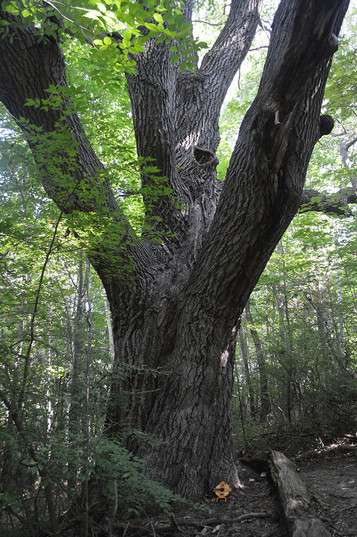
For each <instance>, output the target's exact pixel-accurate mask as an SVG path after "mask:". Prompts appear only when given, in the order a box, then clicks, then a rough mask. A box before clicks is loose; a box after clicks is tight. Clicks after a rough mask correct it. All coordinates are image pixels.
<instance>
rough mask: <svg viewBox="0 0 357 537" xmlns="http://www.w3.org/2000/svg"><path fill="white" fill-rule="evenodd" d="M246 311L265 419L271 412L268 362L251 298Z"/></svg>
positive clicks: (262, 412)
mask: <svg viewBox="0 0 357 537" xmlns="http://www.w3.org/2000/svg"><path fill="white" fill-rule="evenodd" d="M245 313H246V315H247V320H248V322H249V324H250V333H251V336H252V339H253V343H254V346H255V352H256V356H257V363H258V369H259V392H260V420H261V421H265V420H266V418H267V415H268V414H269V412H270V400H269V389H268V373H267V364H266V359H265V354H264V349H263V345H262V342H261V340H260V337H259V334H258V332H257V330H256V329H255V325H254V320H253V315H252V312H251V309H250V301H249V300H247V303H246V306H245Z"/></svg>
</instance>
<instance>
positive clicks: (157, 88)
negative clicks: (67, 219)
mask: <svg viewBox="0 0 357 537" xmlns="http://www.w3.org/2000/svg"><path fill="white" fill-rule="evenodd" d="M348 3H349V2H348V1H347V0H345V1H342V2H341V1H340V0H317V1H315V2H307V1H306V0H282V2H281V4H280V7H279V9H278V11H277V14H276V17H275V22H274V27H273V32H272V36H271V45H270V49H269V52H268V57H267V62H266V66H265V69H264V73H263V76H262V80H261V84H260V88H259V91H258V95H257V97H256V99H255V101H254V103H253V104H252V106H251V108H250V109H249V110H248V112H247V114H246V117H245V119H244V121H243V124H242V126H241V130H240V134H239V138H238V141H237V144H236V147H235V149H234V151H233V154H232V158H231V162H230V166H229V169H228V172H227V177H226V181H225V183H224V186H223V188H222V186H221V185H220V184H219V183H218V182H217V179H216V171H215V167H216V164H217V158H216V156H215V153H216V149H217V146H218V143H219V131H218V120H219V113H220V108H221V105H222V102H223V99H224V96H225V94H226V92H227V89H228V87H229V85H230V83H231V81H232V79H233V77H234V74H235V73H236V71H237V69H238V68H239V66H240V64H241V62H242V60H243V59H244V57H245V55H246V53H247V51H248V49H249V46H250V43H251V41H252V38H253V36H254V32H255V28H256V25H257V22H258V8H259V5H260V4H261V0H232V3H231V11H230V15H229V17H228V19H227V23H226V25H225V27H224V29H223V31H222V33H221V34H220V36H219V38H218V40H217V42H216V43H215V45H214V46H213V47H212V49H211V50H210V51H209V52H208V53H207V54H206V56H205V57H204V58H203V60H202V63H201V65H200V67H199V68H198V69H197V71H196V72H195V73H191V72H184V73H181V72H180V70H179V68H178V66H177V64H175V65H172V64H171V61H170V60H171V54H172V53H171V52H169V50H168V47H166V46H164V44H162V43H161V44H158V43H157V42H156V41H155V40H153V39H150V40H149V41H148V42H147V44H146V46H145V52H144V53H142V54H141V55H140V56H139V57H138V58H137V75H136V76H129V77H128V87H129V92H130V98H131V102H132V108H133V120H134V128H135V134H136V139H137V147H138V153H139V155H140V156H142V157H150V158H151V159H154V164H155V165H156V166H157V167H158V168H159V169H160V170H161V174H160V175H165V177H166V180H167V184H168V186H170V187H171V189H172V192H173V194H172V196H162V197H160V198H159V199H158V200H156V199H155V198H154V197H153V196H151V195H150V194H149V193H147V194H146V195H145V197H144V201H145V203H146V211H147V223H148V229H147V231H146V234H145V237H144V239H143V240H139V239H138V238H137V237H136V236H135V234H134V232H133V230H131V228H130V225H129V224H128V222H126V220H125V217H124V216H123V215H122V214H121V212H120V210H119V207H118V205H117V203H116V200H115V197H114V195H113V193H112V191H111V190H110V187H109V184H108V181H107V179H106V178H105V177H104V178H103V173H104V172H103V167H102V165H101V163H100V162H99V160H98V159H97V157H96V156H95V154H94V152H93V150H92V148H91V147H90V145H89V142H88V140H86V138H85V137H84V135H83V129H82V127H81V124H80V122H79V119H78V117H77V116H76V115H75V114H69V115H66V116H65V117H63V118H62V117H61V113H60V112H61V111H60V110H48V111H45V110H42V109H41V108H39V109H36V108H32V107H28V106H24V103H25V101H26V98H32V99H34V98H40V99H41V98H44V99H46V98H47V97H48V95H47V93H46V92H45V89H46V88H48V87H49V85H50V84H54V85H55V86H56V87H57V86H58V85H66V77H65V63H64V58H63V54H62V53H61V50H60V47H59V41H56V39H54V38H53V36H51V37H50V38H49V39H47V40H43V39H40V38H41V35H40V33H39V30H38V29H36V28H31V27H22V28H21V27H19V26H17V25H16V24H13V22H14V19H13V18H12V17H11V16H9V15H8V14H6V13H2V16H3V17H4V18H7V19H8V21H9V22H10V26H8V27H7V28H8V29H9V32H8V34H7V35H5V36H3V37H4V38H3V39H1V40H0V54H1V62H0V98H1V100H2V101H3V102H4V104H5V106H6V107H7V108H8V109H9V111H10V113H11V114H12V115H13V117H14V118H15V119H16V121H17V122H18V124H19V125H20V127H21V128H22V129H23V130H24V131H25V132H29V131H30V130H31V129H30V128H29V126H28V123H26V122H24V121H23V119H22V118H25V119H26V120H28V121H29V122H30V123H32V124H35V125H37V126H41V127H42V128H43V129H44V132H45V133H46V136H45V137H43V138H42V139H41V140H40V141H39V140H38V139H34V138H31V139H30V145H31V147H32V150H33V153H34V156H35V159H36V161H37V162H38V164H39V167H40V168H41V169H42V170H43V172H44V173H43V183H44V186H45V188H46V190H47V192H48V193H49V195H50V196H51V197H52V198H53V199H54V200H55V202H56V203H57V205H58V206H59V207H60V209H61V210H62V211H63V212H65V213H71V212H73V211H82V212H85V213H89V212H91V213H95V214H96V215H97V216H96V218H98V222H99V221H100V225H101V226H102V227H103V228H107V229H108V231H104V232H103V235H102V236H101V240H100V241H98V242H97V243H94V244H92V245H91V251H90V257H91V262H92V264H93V266H94V267H95V269H96V270H97V272H98V274H99V275H100V277H101V279H102V281H103V284H104V286H105V288H106V291H107V295H108V299H109V302H110V307H111V312H112V318H113V336H114V344H115V365H114V375H113V383H112V389H111V395H110V403H109V408H108V419H107V422H108V425H109V431H110V433H111V434H120V435H121V438H122V439H123V440H125V442H126V443H127V445H128V447H130V448H131V449H132V450H133V451H135V452H137V453H139V454H141V455H142V456H144V458H145V460H146V461H147V472H148V473H150V474H151V475H152V476H153V477H155V478H157V479H159V480H160V481H161V482H163V483H165V484H166V485H168V486H169V487H172V488H173V489H175V490H176V491H177V492H180V493H181V494H184V495H185V496H188V497H191V498H199V497H200V496H201V495H202V492H203V491H204V489H207V490H208V489H209V488H211V487H212V486H214V485H216V484H217V482H219V481H221V480H222V479H224V480H225V481H228V482H229V483H230V484H231V485H232V486H237V485H238V483H239V480H238V475H237V471H236V467H235V463H234V446H233V440H232V390H233V365H234V355H235V353H234V347H235V338H236V326H237V324H238V320H239V316H240V315H241V313H242V311H243V308H244V305H245V303H246V301H247V299H248V297H249V295H250V293H251V291H252V290H253V288H254V286H255V283H256V282H257V280H258V278H259V276H260V274H261V272H262V271H263V269H264V267H265V265H266V263H267V261H268V259H269V257H270V255H271V254H272V252H273V250H274V248H275V246H276V244H277V243H278V241H279V239H280V238H281V236H282V234H283V232H284V231H285V229H286V228H287V226H288V225H289V223H290V221H291V220H292V218H293V217H294V215H295V213H296V211H297V210H298V208H299V205H300V202H301V197H302V192H303V185H304V179H305V174H306V169H307V166H308V162H309V159H310V155H311V152H312V149H313V147H314V144H315V143H316V141H317V140H318V139H319V137H320V136H321V135H323V134H326V133H327V130H328V129H326V125H325V123H326V122H325V121H322V120H320V117H319V114H320V108H321V102H322V98H323V91H324V85H325V82H326V78H327V74H328V70H329V67H330V64H331V57H332V55H333V53H334V52H335V50H336V40H337V39H336V38H335V37H334V35H335V34H336V35H338V32H339V28H340V25H341V23H342V19H343V16H344V14H345V12H346V10H347V7H348ZM191 7H192V2H187V11H186V18H187V20H189V18H190V13H191ZM19 79H20V80H21V83H20V84H19V83H18V81H19ZM59 128H61V129H62V130H63V131H64V132H66V133H67V135H70V136H71V137H72V139H73V141H74V142H75V144H76V150H77V153H76V157H75V158H74V157H73V156H71V152H68V151H67V153H68V154H67V153H66V150H65V149H63V148H62V149H61V150H58V149H56V148H54V147H53V146H49V149H51V151H52V153H51V154H49V155H47V158H46V159H44V149H46V145H45V144H46V139H50V138H51V137H54V136H55V134H54V133H55V131H56V130H58V129H59ZM142 175H143V184H144V186H146V187H153V186H154V183H153V181H152V176H151V175H149V174H147V173H145V166H144V167H143V170H142ZM63 176H65V178H66V180H65V181H64V180H63ZM146 192H148V190H146ZM157 217H159V220H158V218H157ZM113 232H115V234H116V240H113ZM153 238H154V239H155V240H152V239H153ZM157 239H159V240H157ZM113 259H115V262H113ZM117 267H119V269H118V270H117ZM134 429H136V430H139V431H142V432H145V433H149V434H151V435H153V436H154V437H155V438H158V439H160V440H161V441H162V444H161V445H160V446H158V447H155V446H154V445H147V443H146V445H143V443H142V442H140V435H139V434H135V431H134Z"/></svg>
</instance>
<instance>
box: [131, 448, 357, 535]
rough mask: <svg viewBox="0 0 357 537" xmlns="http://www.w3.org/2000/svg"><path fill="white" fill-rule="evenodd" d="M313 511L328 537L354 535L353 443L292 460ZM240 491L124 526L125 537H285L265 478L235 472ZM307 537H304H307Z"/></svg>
mask: <svg viewBox="0 0 357 537" xmlns="http://www.w3.org/2000/svg"><path fill="white" fill-rule="evenodd" d="M294 462H295V463H296V465H297V466H298V469H299V473H300V476H301V478H302V480H303V482H304V483H305V485H306V486H307V489H308V491H309V492H310V494H311V495H312V496H313V497H315V498H316V501H317V503H316V508H317V511H318V515H319V517H320V519H321V520H322V521H323V522H324V524H325V526H326V527H327V529H328V530H329V531H330V533H331V535H332V536H333V537H347V536H354V535H355V536H357V444H356V443H352V442H351V443H345V444H343V445H341V444H339V445H337V444H332V445H330V446H327V447H325V448H324V449H321V450H319V451H314V452H311V453H308V454H306V455H304V456H301V457H298V458H296V459H294ZM240 477H241V481H242V485H243V486H242V488H241V489H240V490H238V491H234V492H232V493H231V494H229V496H228V497H227V502H226V503H225V502H223V501H219V502H217V501H216V497H215V495H214V493H212V497H210V498H206V502H205V509H204V510H203V511H198V510H196V509H187V511H186V513H180V514H179V515H177V516H176V517H171V518H170V519H168V518H166V519H163V518H161V517H160V519H152V520H150V521H147V522H146V523H145V524H143V525H141V527H140V528H139V527H136V528H134V527H130V526H129V527H127V528H126V531H125V532H124V533H125V534H126V535H127V536H128V537H129V536H130V537H132V536H135V537H136V536H143V535H152V536H153V537H154V536H166V535H167V536H170V537H179V536H181V537H183V536H184V537H198V536H206V537H210V536H212V537H288V534H287V531H286V528H284V524H283V520H282V516H281V513H280V506H279V501H278V496H277V494H276V491H274V489H273V488H272V485H271V484H270V480H269V476H265V475H264V474H263V475H262V474H261V473H257V472H256V471H254V470H252V469H251V468H249V467H246V466H242V467H241V469H240ZM307 537H308V536H307Z"/></svg>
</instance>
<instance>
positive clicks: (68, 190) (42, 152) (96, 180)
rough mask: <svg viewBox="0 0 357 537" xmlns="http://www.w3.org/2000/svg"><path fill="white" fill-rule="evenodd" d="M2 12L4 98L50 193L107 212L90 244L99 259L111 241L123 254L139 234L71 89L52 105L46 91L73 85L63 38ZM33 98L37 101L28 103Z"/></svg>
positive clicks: (71, 208) (68, 207) (62, 204)
mask: <svg viewBox="0 0 357 537" xmlns="http://www.w3.org/2000/svg"><path fill="white" fill-rule="evenodd" d="M1 17H2V18H6V19H7V20H8V21H9V22H10V24H9V25H8V26H7V27H6V28H7V33H6V34H4V35H2V39H0V57H1V62H0V100H1V101H2V102H3V103H4V105H5V107H6V108H7V109H8V111H9V112H10V114H11V115H12V117H13V118H14V120H15V121H16V123H17V124H18V125H19V127H20V128H21V130H22V131H23V132H24V134H25V137H26V139H27V141H28V143H29V145H30V147H31V149H32V152H33V155H34V158H35V161H36V163H37V165H38V167H39V170H40V173H41V176H42V177H41V178H42V183H43V186H44V188H45V190H46V192H47V194H48V195H49V197H51V198H52V199H53V200H54V201H55V203H56V204H57V205H58V207H59V208H60V210H61V211H62V212H63V213H65V214H71V213H76V212H80V213H87V214H88V213H96V214H97V215H98V216H99V217H101V218H104V220H105V222H106V223H105V224H104V225H103V223H102V224H101V225H102V229H103V233H102V234H101V237H100V241H97V243H96V244H92V245H90V246H91V247H93V255H94V257H93V262H94V264H95V263H96V264H97V265H98V263H101V262H102V261H100V257H101V252H105V251H106V249H107V248H108V247H109V248H110V249H111V250H113V249H115V248H117V249H118V251H121V255H123V254H124V250H123V247H122V244H123V241H124V238H126V237H127V236H128V235H130V236H131V237H132V239H133V240H135V235H134V232H133V231H132V229H131V227H130V224H129V222H128V221H127V219H126V217H125V216H124V215H123V214H122V212H121V211H120V209H119V206H118V203H117V201H116V199H115V197H114V194H113V192H112V190H111V188H110V185H109V181H108V178H107V175H106V172H105V169H104V166H103V164H102V163H101V162H100V160H99V159H98V158H97V156H96V154H95V152H94V150H93V148H92V147H91V145H90V143H89V141H88V139H87V137H86V135H85V133H84V130H83V126H82V124H81V122H80V120H79V118H78V116H77V114H76V113H74V112H73V110H72V103H71V100H70V99H69V98H68V97H66V93H61V92H60V93H59V96H60V101H59V104H58V103H57V105H52V104H51V94H50V93H49V92H48V91H47V90H48V89H49V88H50V86H51V87H54V88H56V90H59V91H60V90H61V88H67V87H68V85H67V80H66V66H65V59H64V55H63V52H62V50H61V48H60V46H59V40H58V39H55V38H54V37H53V36H52V37H48V38H45V37H44V36H43V35H42V34H41V32H40V30H39V29H37V28H35V27H31V26H25V25H23V24H21V21H19V20H17V19H16V17H14V16H12V15H11V14H9V13H6V12H4V11H1ZM28 99H31V102H32V103H35V104H32V105H28V103H27V100H28ZM106 228H110V232H109V231H108V232H107V229H106ZM109 235H110V236H109ZM113 235H115V239H113Z"/></svg>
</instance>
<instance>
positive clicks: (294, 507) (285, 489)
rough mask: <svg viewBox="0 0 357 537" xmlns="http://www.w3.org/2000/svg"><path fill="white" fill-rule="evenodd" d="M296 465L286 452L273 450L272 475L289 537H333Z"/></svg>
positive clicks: (271, 454)
mask: <svg viewBox="0 0 357 537" xmlns="http://www.w3.org/2000/svg"><path fill="white" fill-rule="evenodd" d="M296 468H297V467H296V465H295V464H294V463H293V462H291V461H290V460H289V459H288V458H287V457H285V455H283V453H280V452H279V451H271V452H270V454H269V469H270V475H271V478H272V480H273V482H274V484H275V485H276V487H277V489H278V493H279V499H280V503H281V506H282V510H283V516H284V519H285V522H286V525H287V529H288V534H289V537H331V533H330V532H329V531H328V530H327V528H326V526H325V525H324V524H323V523H322V521H321V520H320V519H319V518H318V516H317V512H316V507H315V501H314V499H313V497H312V496H311V495H310V493H309V492H308V490H307V488H306V486H305V485H304V483H303V481H302V479H301V478H300V476H299V474H298V472H297V470H296Z"/></svg>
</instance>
